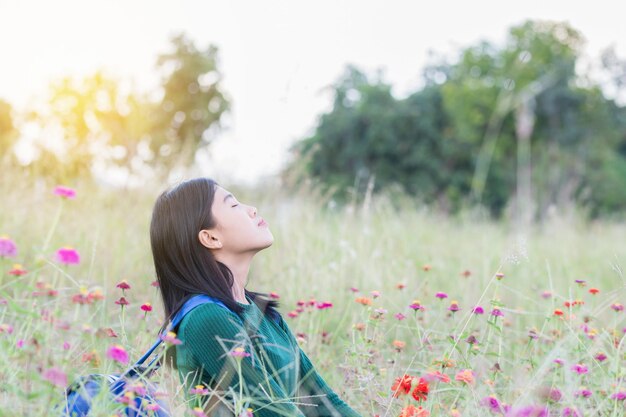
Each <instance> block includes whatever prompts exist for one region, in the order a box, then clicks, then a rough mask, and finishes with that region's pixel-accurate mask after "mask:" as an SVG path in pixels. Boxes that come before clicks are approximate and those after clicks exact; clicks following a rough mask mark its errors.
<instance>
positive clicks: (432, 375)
mask: <svg viewBox="0 0 626 417" xmlns="http://www.w3.org/2000/svg"><path fill="white" fill-rule="evenodd" d="M424 379H425V380H426V381H427V382H433V381H441V382H445V383H448V382H450V377H449V376H448V375H446V374H444V373H441V372H439V371H431V372H428V373H427V374H426V375H424Z"/></svg>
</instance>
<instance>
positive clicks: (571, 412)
mask: <svg viewBox="0 0 626 417" xmlns="http://www.w3.org/2000/svg"><path fill="white" fill-rule="evenodd" d="M563 417H582V414H580V413H579V412H578V410H577V409H576V408H574V407H565V408H564V409H563Z"/></svg>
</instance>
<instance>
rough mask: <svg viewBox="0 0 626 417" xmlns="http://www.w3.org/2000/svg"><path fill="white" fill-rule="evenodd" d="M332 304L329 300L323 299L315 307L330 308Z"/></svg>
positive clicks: (319, 308)
mask: <svg viewBox="0 0 626 417" xmlns="http://www.w3.org/2000/svg"><path fill="white" fill-rule="evenodd" d="M332 306H333V303H331V302H329V301H324V302H319V303H317V309H318V310H324V309H326V308H330V307H332Z"/></svg>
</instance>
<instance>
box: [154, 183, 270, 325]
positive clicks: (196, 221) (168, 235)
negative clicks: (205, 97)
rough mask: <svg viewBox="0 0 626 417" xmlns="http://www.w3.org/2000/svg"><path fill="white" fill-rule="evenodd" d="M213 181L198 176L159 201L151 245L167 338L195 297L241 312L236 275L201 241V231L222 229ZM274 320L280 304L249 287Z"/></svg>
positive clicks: (169, 191)
mask: <svg viewBox="0 0 626 417" xmlns="http://www.w3.org/2000/svg"><path fill="white" fill-rule="evenodd" d="M218 185H219V184H218V183H217V182H216V181H214V180H213V179H210V178H205V177H202V178H194V179H191V180H187V181H184V182H181V183H179V184H178V185H176V186H174V187H172V188H170V189H169V190H165V191H163V192H162V193H161V195H159V197H158V198H157V200H156V202H155V204H154V209H153V211H152V220H151V222H150V245H151V247H152V257H153V258H154V267H155V270H156V276H157V280H158V283H159V288H160V292H161V297H162V299H163V307H164V312H165V317H164V320H163V325H162V326H161V328H160V329H159V334H161V333H162V332H163V331H164V330H165V329H166V328H167V325H168V324H169V322H170V320H171V319H172V318H173V317H174V316H175V315H176V313H177V312H178V310H179V309H180V308H181V306H182V305H183V304H184V303H185V302H186V301H187V300H188V299H189V298H190V297H191V296H193V295H194V294H206V295H209V296H211V297H215V298H217V299H219V300H220V301H221V302H223V303H224V304H225V305H226V306H227V307H228V308H229V309H230V310H231V311H234V312H235V313H237V314H241V313H242V311H243V310H244V308H243V307H241V306H240V305H238V304H237V302H236V301H235V298H234V297H233V293H232V290H231V288H232V286H233V283H234V277H233V273H232V271H231V270H230V269H229V268H228V267H227V266H226V265H224V264H223V263H222V262H219V261H218V260H216V259H215V257H214V256H213V253H212V252H211V251H210V250H208V249H207V248H206V247H205V246H203V245H202V244H201V243H200V241H199V240H198V232H199V231H200V230H202V229H210V228H213V227H215V226H216V223H217V222H216V219H215V217H213V215H212V213H211V206H212V204H213V199H214V198H215V188H216V186H218ZM244 292H245V294H246V295H248V296H249V297H250V299H251V300H252V301H253V302H254V303H255V304H256V305H257V306H258V307H259V308H260V309H261V311H264V312H265V314H266V315H268V316H269V318H272V319H275V318H277V317H278V316H280V313H279V312H278V311H277V310H276V308H277V307H278V306H279V303H278V301H276V300H275V299H271V298H270V297H269V296H268V295H267V294H265V293H259V292H253V291H248V290H246V289H244Z"/></svg>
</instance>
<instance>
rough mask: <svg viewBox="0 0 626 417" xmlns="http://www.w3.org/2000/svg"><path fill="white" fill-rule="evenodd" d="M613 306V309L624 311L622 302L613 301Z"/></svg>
mask: <svg viewBox="0 0 626 417" xmlns="http://www.w3.org/2000/svg"><path fill="white" fill-rule="evenodd" d="M611 308H612V309H613V310H615V311H616V312H619V311H624V306H623V305H622V304H620V303H613V304H611Z"/></svg>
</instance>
